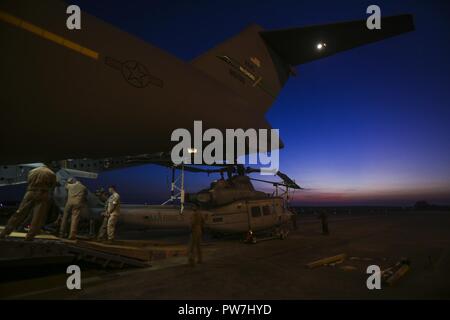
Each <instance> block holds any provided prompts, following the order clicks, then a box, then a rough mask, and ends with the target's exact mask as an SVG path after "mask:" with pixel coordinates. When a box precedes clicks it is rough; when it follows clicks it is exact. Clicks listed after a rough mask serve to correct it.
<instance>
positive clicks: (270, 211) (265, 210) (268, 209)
mask: <svg viewBox="0 0 450 320" xmlns="http://www.w3.org/2000/svg"><path fill="white" fill-rule="evenodd" d="M262 211H263V215H265V216H268V215H270V214H272V210H270V207H269V206H264V207H263V208H262Z"/></svg>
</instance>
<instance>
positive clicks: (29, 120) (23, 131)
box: [0, 0, 414, 165]
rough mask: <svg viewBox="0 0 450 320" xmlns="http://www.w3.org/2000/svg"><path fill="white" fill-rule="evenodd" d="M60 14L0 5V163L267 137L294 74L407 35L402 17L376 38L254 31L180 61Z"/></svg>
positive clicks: (93, 21) (86, 19) (357, 32)
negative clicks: (225, 135)
mask: <svg viewBox="0 0 450 320" xmlns="http://www.w3.org/2000/svg"><path fill="white" fill-rule="evenodd" d="M67 7H68V4H67V3H64V2H61V1H56V0H43V1H31V0H30V1H26V0H2V1H1V2H0V45H1V48H2V50H1V52H0V56H1V59H0V70H1V72H0V86H1V94H0V105H1V119H2V123H1V125H0V150H1V153H0V164H8V165H14V164H23V163H32V162H48V161H60V160H67V159H84V158H89V159H107V158H110V157H130V156H131V157H133V156H137V155H147V156H148V155H153V154H157V153H168V152H170V150H171V148H172V145H173V143H172V142H171V141H170V136H171V132H172V131H173V130H174V129H175V128H187V129H191V128H192V126H193V122H194V120H202V121H203V127H204V129H205V130H206V129H207V128H217V129H220V130H224V129H226V128H231V129H233V128H243V129H247V128H254V129H264V128H270V124H269V123H268V122H267V121H266V119H265V116H264V115H265V113H266V111H267V110H268V109H269V108H270V106H271V105H272V103H273V102H274V100H275V99H276V97H277V95H278V94H279V93H280V91H281V89H282V88H283V86H284V85H285V83H286V81H287V80H288V78H289V77H290V76H291V75H294V74H295V71H294V67H295V66H298V65H301V64H304V63H307V62H311V61H314V60H317V59H322V58H324V57H328V56H330V55H333V54H335V53H338V52H341V51H344V50H348V49H352V48H354V47H358V46H361V45H365V44H369V43H372V42H375V41H379V40H383V39H386V38H389V37H392V36H396V35H399V34H402V33H405V32H409V31H412V30H413V29H414V25H413V19H412V16H411V15H399V16H391V17H383V18H382V19H381V26H382V28H381V29H380V30H377V29H374V30H369V29H368V28H367V26H366V20H361V21H351V22H343V23H336V24H327V25H318V26H311V27H300V28H290V29H284V30H264V29H263V28H262V27H260V26H258V25H251V26H249V27H248V28H246V29H244V30H243V31H242V32H241V33H239V34H237V35H236V36H234V37H232V38H231V39H228V40H226V41H225V42H223V43H220V44H218V45H217V46H216V47H214V48H212V49H211V50H209V51H207V52H205V53H203V54H202V55H200V56H199V57H197V58H195V59H194V60H193V61H187V62H186V61H182V60H180V59H178V58H177V57H175V56H173V55H171V54H170V53H167V52H165V51H163V50H161V49H159V48H157V47H155V46H153V45H151V44H149V43H147V42H144V41H142V40H140V39H138V38H137V37H135V36H133V35H130V34H128V33H126V32H123V31H121V30H119V29H117V28H116V27H114V26H112V25H110V24H108V23H105V22H103V21H102V20H100V19H98V18H96V17H94V16H92V15H89V14H87V13H85V12H82V15H81V19H82V20H81V21H82V28H81V30H69V29H68V28H67V26H66V19H67V18H68V14H67V13H66V9H67ZM81 9H83V8H81ZM80 128H82V129H80ZM101 163H103V164H104V163H107V161H106V160H105V161H102V162H101Z"/></svg>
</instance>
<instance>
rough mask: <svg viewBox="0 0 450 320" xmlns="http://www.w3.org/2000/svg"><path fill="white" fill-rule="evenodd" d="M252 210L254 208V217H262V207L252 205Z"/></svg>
mask: <svg viewBox="0 0 450 320" xmlns="http://www.w3.org/2000/svg"><path fill="white" fill-rule="evenodd" d="M251 210H252V217H253V218H257V217H261V208H260V207H252V208H251Z"/></svg>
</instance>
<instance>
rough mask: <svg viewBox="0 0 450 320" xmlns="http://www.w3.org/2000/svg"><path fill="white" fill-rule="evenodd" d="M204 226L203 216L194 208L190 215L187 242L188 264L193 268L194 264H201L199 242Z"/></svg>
mask: <svg viewBox="0 0 450 320" xmlns="http://www.w3.org/2000/svg"><path fill="white" fill-rule="evenodd" d="M204 224H205V218H204V216H203V214H202V213H201V212H200V211H199V210H198V209H197V208H196V207H194V212H193V213H192V215H191V240H190V242H189V264H190V265H191V266H194V265H195V263H196V262H197V263H202V248H201V242H202V234H203V226H204ZM196 258H197V261H196Z"/></svg>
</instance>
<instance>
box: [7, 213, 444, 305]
mask: <svg viewBox="0 0 450 320" xmlns="http://www.w3.org/2000/svg"><path fill="white" fill-rule="evenodd" d="M329 227H330V232H331V234H330V235H329V236H323V235H322V234H321V226H320V221H319V220H318V219H316V218H314V217H305V218H299V219H298V230H296V231H293V232H291V233H290V235H289V238H288V239H286V240H271V241H264V242H258V243H257V244H253V245H250V244H243V243H242V242H241V241H239V240H238V239H226V240H219V241H209V242H206V243H205V244H204V246H203V249H204V254H205V259H204V260H205V261H204V263H203V264H201V265H197V266H195V267H190V266H189V265H187V261H186V257H176V258H171V259H167V260H166V261H161V262H160V263H159V264H156V265H154V266H153V267H151V268H145V269H129V270H126V271H121V272H107V271H103V272H94V271H86V272H84V271H83V268H82V289H81V290H68V289H67V288H66V286H65V283H66V278H67V275H65V274H57V275H45V276H43V277H40V278H33V279H23V280H14V281H8V282H4V283H1V284H0V292H2V294H1V296H2V297H3V298H19V299H449V298H450V274H449V271H450V212H402V213H388V214H376V215H364V216H350V215H344V214H340V215H336V216H334V215H332V216H330V217H329ZM341 253H345V254H347V259H346V260H345V261H344V262H343V263H341V264H337V265H335V266H323V267H319V268H315V269H308V268H306V267H305V265H306V264H307V263H310V262H312V261H315V260H318V259H321V258H325V257H330V256H333V255H337V254H341ZM402 257H407V258H409V260H410V261H411V269H410V271H409V272H408V273H407V274H406V275H405V276H404V277H402V278H401V279H400V280H399V281H398V282H397V283H396V284H395V285H393V286H387V285H383V286H382V289H381V290H368V289H367V286H366V280H367V277H368V276H369V275H368V274H367V273H366V269H367V267H368V266H369V265H374V264H375V265H379V266H380V268H381V269H382V270H383V269H385V268H387V267H389V266H391V265H393V264H395V263H396V262H397V261H399V260H400V259H401V258H402Z"/></svg>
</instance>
